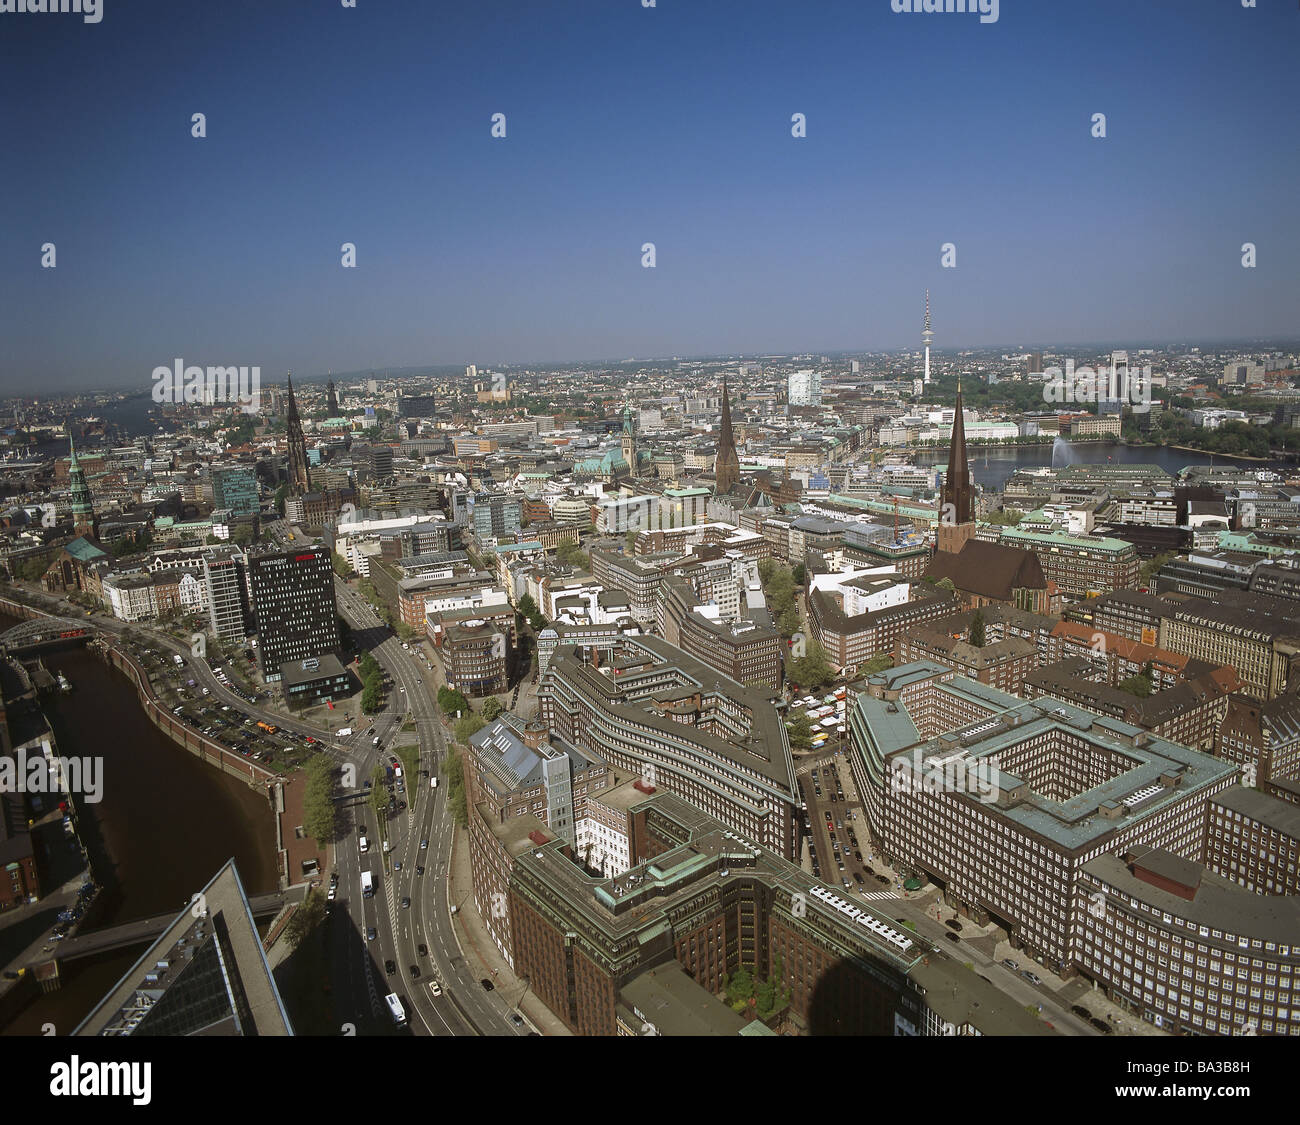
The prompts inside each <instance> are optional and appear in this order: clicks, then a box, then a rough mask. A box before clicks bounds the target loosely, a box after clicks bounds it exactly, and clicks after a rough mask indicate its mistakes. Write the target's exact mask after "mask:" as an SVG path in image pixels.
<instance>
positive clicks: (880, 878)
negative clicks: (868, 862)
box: [876, 875, 889, 886]
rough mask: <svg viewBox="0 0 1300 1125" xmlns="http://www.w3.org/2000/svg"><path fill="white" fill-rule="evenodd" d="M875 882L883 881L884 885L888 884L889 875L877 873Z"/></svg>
mask: <svg viewBox="0 0 1300 1125" xmlns="http://www.w3.org/2000/svg"><path fill="white" fill-rule="evenodd" d="M876 882H877V883H884V884H885V886H889V876H888V875H877V876H876Z"/></svg>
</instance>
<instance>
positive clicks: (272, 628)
mask: <svg viewBox="0 0 1300 1125" xmlns="http://www.w3.org/2000/svg"><path fill="white" fill-rule="evenodd" d="M247 558H248V561H247V567H248V594H249V603H250V606H251V608H252V615H253V621H254V626H255V628H256V631H257V651H258V655H259V657H260V659H261V663H262V675H263V677H264V678H265V679H267V680H268V681H271V680H279V678H280V676H281V668H282V666H283V665H284V664H286V663H288V662H290V661H302V660H305V659H307V658H308V657H313V656H324V655H325V654H326V653H337V652H338V650H339V626H338V610H337V609H336V608H335V604H334V567H333V565H332V560H331V558H330V550H329V548H328V547H325V546H323V545H315V546H302V547H291V548H290V549H289V550H287V551H277V550H274V549H271V550H265V551H259V552H257V553H254V552H251V551H250V552H249V554H248V556H247Z"/></svg>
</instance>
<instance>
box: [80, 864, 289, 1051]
mask: <svg viewBox="0 0 1300 1125" xmlns="http://www.w3.org/2000/svg"><path fill="white" fill-rule="evenodd" d="M195 897H196V902H195V904H194V905H193V906H191V904H190V903H186V904H185V906H184V907H183V908H182V910H181V912H180V913H179V914H178V915H177V916H176V919H175V921H173V922H172V923H171V924H170V925H169V926H168V927H167V928H166V929H165V930H164V931H163V933H162V936H161V937H159V938H158V939H157V940H156V941H154V942H153V943H152V944H151V945H150V946H149V948H148V949H146V950H145V952H144V953H143V955H142V956H141V957H140V959H139V960H138V961H136V963H135V964H134V965H132V966H131V968H129V969H128V970H127V971H126V973H125V974H124V975H123V976H122V979H121V980H119V981H118V982H117V984H115V985H114V986H113V988H112V989H111V990H110V991H109V993H108V995H107V996H105V997H104V999H103V1000H101V1001H100V1002H99V1004H98V1005H96V1007H95V1009H94V1010H93V1011H92V1012H91V1013H90V1015H88V1016H87V1017H86V1018H85V1019H84V1020H83V1021H82V1022H81V1024H80V1025H79V1026H78V1027H77V1028H76V1030H75V1031H73V1033H72V1034H73V1035H74V1036H83V1035H93V1036H104V1037H111V1036H121V1035H141V1036H155V1035H166V1036H182V1035H183V1036H189V1035H194V1036H203V1037H205V1038H207V1037H211V1036H221V1035H240V1036H249V1037H258V1038H265V1037H268V1036H279V1035H292V1034H293V1027H292V1025H291V1024H290V1022H289V1013H288V1011H287V1010H286V1009H285V1005H284V1001H283V1000H282V999H281V998H280V991H279V989H278V988H277V987H276V983H275V977H274V975H273V974H272V972H271V966H270V965H269V964H268V962H267V960H266V955H265V953H263V951H262V939H261V937H260V936H259V934H258V932H257V924H256V922H255V921H254V918H253V909H252V907H251V906H250V905H249V901H248V896H247V895H246V894H245V892H244V886H243V883H242V882H241V880H240V878H239V873H238V872H237V871H236V870H235V861H234V860H230V861H229V862H228V863H227V864H226V865H225V866H224V867H223V868H222V869H221V870H220V871H218V872H217V874H216V875H215V876H214V877H213V879H212V880H211V882H209V883H208V884H207V886H205V887H203V888H201V889H200V892H199V894H198V895H197V896H195Z"/></svg>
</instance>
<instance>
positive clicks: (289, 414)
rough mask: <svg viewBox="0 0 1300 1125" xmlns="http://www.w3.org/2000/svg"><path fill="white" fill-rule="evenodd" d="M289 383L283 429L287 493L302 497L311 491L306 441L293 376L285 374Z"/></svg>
mask: <svg viewBox="0 0 1300 1125" xmlns="http://www.w3.org/2000/svg"><path fill="white" fill-rule="evenodd" d="M287 378H288V382H289V392H288V393H289V408H288V410H287V411H286V418H285V429H286V430H287V436H288V441H289V491H290V492H291V493H293V495H294V496H302V495H303V494H304V493H307V492H310V491H311V474H310V472H309V470H308V468H307V439H306V438H305V437H304V436H303V432H302V421H301V420H300V419H299V417H298V403H297V402H296V401H295V400H294V397H293V374H292V372H289V373H287Z"/></svg>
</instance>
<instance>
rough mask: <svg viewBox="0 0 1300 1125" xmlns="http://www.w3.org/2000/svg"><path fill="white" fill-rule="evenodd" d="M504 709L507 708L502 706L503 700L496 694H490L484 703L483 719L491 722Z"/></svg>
mask: <svg viewBox="0 0 1300 1125" xmlns="http://www.w3.org/2000/svg"><path fill="white" fill-rule="evenodd" d="M504 710H505V708H504V707H502V706H501V700H499V699H498V698H497V697H496V696H495V695H493V696H489V697H488V698H487V699H486V700H485V701H484V703H483V710H482V715H483V719H484V721H485V722H489V723H490V722H492V720H493V719H495V718H496V717H497V716H498V715H500V714H501V712H502V711H504Z"/></svg>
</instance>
